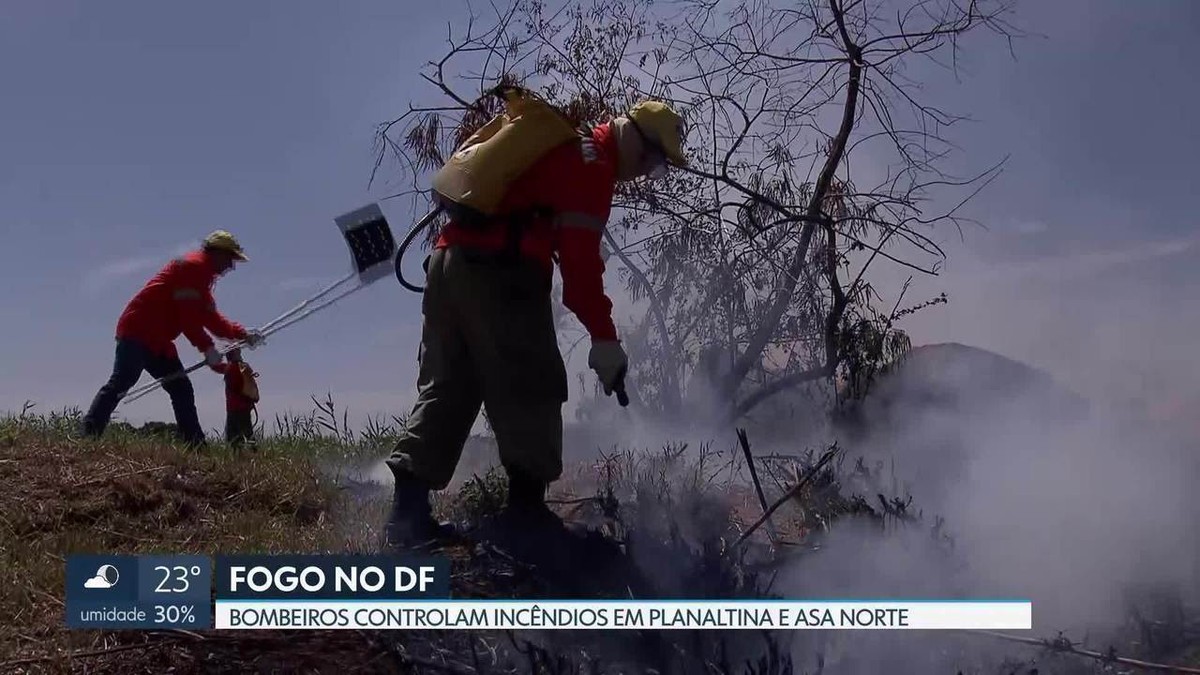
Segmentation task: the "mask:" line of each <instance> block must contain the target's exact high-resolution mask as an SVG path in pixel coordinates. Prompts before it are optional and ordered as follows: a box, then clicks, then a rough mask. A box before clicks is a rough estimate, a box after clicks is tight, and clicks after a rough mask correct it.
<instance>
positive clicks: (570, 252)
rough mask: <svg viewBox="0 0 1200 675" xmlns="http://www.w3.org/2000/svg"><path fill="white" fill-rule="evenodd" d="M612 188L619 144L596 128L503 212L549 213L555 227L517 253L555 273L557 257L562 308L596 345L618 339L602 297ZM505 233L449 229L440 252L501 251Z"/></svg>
mask: <svg viewBox="0 0 1200 675" xmlns="http://www.w3.org/2000/svg"><path fill="white" fill-rule="evenodd" d="M616 182H617V147H616V138H615V137H614V136H613V135H612V131H611V129H610V128H609V125H607V124H603V125H600V126H599V127H597V128H596V129H595V130H594V131H593V132H592V135H591V137H590V138H584V137H581V138H580V139H579V140H578V141H570V142H567V143H564V144H562V145H560V146H558V147H556V148H554V149H553V150H551V151H550V152H549V153H547V154H546V155H545V156H544V157H542V158H541V159H539V160H538V161H537V163H535V164H534V165H533V166H532V167H530V168H529V169H528V170H527V171H526V172H525V173H524V174H522V175H521V176H520V177H519V178H518V179H517V180H516V181H514V183H513V184H512V186H511V187H510V188H509V191H508V194H507V195H505V198H504V200H503V201H502V203H501V212H502V213H503V212H507V211H510V210H520V209H525V208H530V207H534V206H542V207H547V208H549V209H551V210H553V211H554V213H555V217H554V218H553V219H544V218H539V219H537V220H535V221H534V222H533V223H532V224H531V225H530V226H529V227H527V228H526V230H525V237H524V238H523V240H522V242H521V252H522V253H523V254H524V255H526V256H528V257H530V258H533V259H535V260H538V261H539V262H542V263H543V264H544V265H546V267H547V269H550V270H553V266H554V259H553V255H554V254H555V253H557V254H558V265H559V270H560V272H561V273H562V280H563V305H565V306H566V308H567V309H569V310H571V312H573V313H574V314H575V316H577V317H579V321H580V323H582V324H583V325H584V327H585V328H586V329H587V331H588V333H589V334H590V335H591V337H592V339H594V340H615V339H617V328H616V326H615V325H614V324H613V319H612V301H611V300H610V299H609V297H608V295H607V294H605V292H604V260H603V259H601V257H600V238H601V237H602V236H603V233H604V227H605V224H606V223H607V222H608V216H609V212H610V211H611V210H612V199H613V192H614V190H615V189H616ZM504 243H505V228H504V227H503V226H499V227H495V228H491V229H489V230H487V231H483V232H480V231H469V230H465V229H463V228H461V227H459V226H458V225H457V224H455V223H454V222H449V223H447V224H446V226H445V227H443V228H442V232H441V235H440V236H439V237H438V241H437V247H438V248H446V247H448V246H452V245H456V244H465V245H468V246H472V247H477V248H484V249H487V250H500V249H502V248H503V246H504Z"/></svg>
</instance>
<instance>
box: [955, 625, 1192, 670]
mask: <svg viewBox="0 0 1200 675" xmlns="http://www.w3.org/2000/svg"><path fill="white" fill-rule="evenodd" d="M965 632H967V633H970V634H973V635H982V636H985V637H993V638H998V639H1001V640H1008V641H1009V642H1020V643H1022V644H1027V645H1034V646H1036V647H1044V648H1046V649H1049V650H1051V651H1056V652H1062V653H1064V654H1076V655H1078V656H1085V657H1087V658H1090V659H1096V660H1098V661H1104V662H1106V663H1120V664H1123V665H1126V666H1133V667H1135V668H1142V669H1143V670H1158V671H1163V672H1167V673H1190V674H1192V675H1200V668H1190V667H1187V666H1172V665H1168V664H1165V663H1152V662H1150V661H1140V660H1138V659H1130V658H1125V657H1123V656H1117V654H1116V652H1115V651H1114V650H1112V649H1109V651H1108V653H1107V654H1102V653H1100V652H1094V651H1091V650H1090V649H1080V648H1078V647H1076V646H1075V645H1074V644H1072V643H1071V641H1070V640H1068V639H1066V638H1064V637H1061V636H1060V637H1058V638H1056V639H1054V640H1047V639H1044V638H1027V637H1021V636H1019V635H1008V634H1007V633H997V632H995V631H990V630H968V631H965Z"/></svg>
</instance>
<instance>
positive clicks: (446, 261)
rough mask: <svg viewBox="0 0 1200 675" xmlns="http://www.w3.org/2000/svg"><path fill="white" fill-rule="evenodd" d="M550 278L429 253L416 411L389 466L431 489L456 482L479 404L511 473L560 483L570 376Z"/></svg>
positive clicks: (531, 270)
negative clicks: (564, 409) (556, 323)
mask: <svg viewBox="0 0 1200 675" xmlns="http://www.w3.org/2000/svg"><path fill="white" fill-rule="evenodd" d="M551 283H552V279H551V276H550V274H549V273H547V271H546V270H544V269H543V268H541V267H539V266H538V265H537V264H536V263H534V262H532V261H522V262H520V263H516V264H510V265H504V264H501V263H499V262H495V261H493V260H489V259H487V258H484V257H482V256H479V255H477V254H472V253H470V252H468V251H465V250H463V249H460V248H451V249H439V250H435V251H434V252H433V254H432V255H431V256H430V258H429V261H428V270H427V271H426V282H425V293H424V296H423V298H422V303H421V313H422V314H423V315H424V316H423V323H422V326H421V346H420V351H419V355H418V364H419V366H418V374H417V392H418V395H417V402H416V404H415V405H414V407H413V410H412V414H411V416H410V417H409V419H408V420H407V424H406V425H405V429H404V430H403V431H402V432H401V437H400V440H399V441H398V442H397V443H396V447H395V449H394V450H393V451H392V454H391V456H390V457H389V458H388V459H387V464H388V465H389V466H390V467H392V469H393V470H394V471H395V470H408V471H411V472H412V473H413V474H415V475H416V476H417V477H418V478H420V479H421V480H422V481H423V482H425V483H427V484H428V485H429V486H430V488H432V489H434V490H441V489H444V488H445V487H446V486H447V484H449V482H450V479H451V478H452V477H453V475H454V470H455V469H456V468H457V466H458V462H459V459H460V457H461V456H462V450H463V445H464V444H465V443H466V440H467V437H468V436H469V435H470V431H471V427H472V426H473V425H474V423H475V419H476V417H477V416H478V415H479V409H480V406H481V405H482V406H483V407H484V409H485V410H486V411H487V416H488V421H489V422H490V423H491V426H492V431H493V432H494V433H495V435H496V442H497V445H498V446H499V451H500V463H501V464H502V465H503V466H504V467H505V468H506V469H508V470H509V471H510V472H511V471H513V470H517V471H520V472H522V473H524V474H525V475H526V476H528V477H529V478H531V479H534V480H537V481H542V482H545V483H550V482H552V481H554V480H555V479H557V478H558V477H559V476H560V475H561V474H562V431H563V422H562V404H563V402H564V401H566V400H567V372H566V366H565V365H564V363H563V358H562V353H561V352H560V351H559V348H558V339H557V335H556V333H555V327H554V315H553V311H552V309H551V304H550V290H551Z"/></svg>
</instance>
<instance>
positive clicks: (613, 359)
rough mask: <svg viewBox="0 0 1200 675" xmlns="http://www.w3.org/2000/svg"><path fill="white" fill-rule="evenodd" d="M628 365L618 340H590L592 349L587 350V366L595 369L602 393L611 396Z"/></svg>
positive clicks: (627, 359)
mask: <svg viewBox="0 0 1200 675" xmlns="http://www.w3.org/2000/svg"><path fill="white" fill-rule="evenodd" d="M628 366H629V358H628V357H627V356H625V350H624V349H622V348H621V343H620V341H618V340H597V341H595V342H592V350H591V351H590V352H588V367H589V368H591V369H592V370H594V371H596V377H598V378H599V379H600V386H601V387H603V388H604V395H605V396H611V395H612V393H613V389H615V388H616V386H617V384H618V383H619V382H620V381H621V378H622V377H624V375H625V369H626V368H627V367H628Z"/></svg>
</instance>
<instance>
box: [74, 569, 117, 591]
mask: <svg viewBox="0 0 1200 675" xmlns="http://www.w3.org/2000/svg"><path fill="white" fill-rule="evenodd" d="M120 578H121V575H120V574H118V573H117V568H116V567H114V566H112V565H101V566H100V569H98V570H96V576H94V577H92V578H91V579H88V580H87V581H85V582H83V587H84V588H112V587H113V586H116V585H117V579H120Z"/></svg>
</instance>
